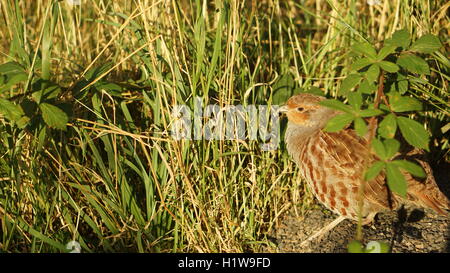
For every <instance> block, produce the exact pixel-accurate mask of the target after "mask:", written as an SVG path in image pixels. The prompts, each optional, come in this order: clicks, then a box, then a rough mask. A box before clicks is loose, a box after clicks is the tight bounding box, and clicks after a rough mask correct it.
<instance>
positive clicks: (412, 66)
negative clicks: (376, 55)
mask: <svg viewBox="0 0 450 273" xmlns="http://www.w3.org/2000/svg"><path fill="white" fill-rule="evenodd" d="M397 64H398V65H400V66H401V67H403V68H404V69H406V70H408V71H409V72H411V73H418V74H425V75H429V74H430V68H429V67H428V64H427V62H425V60H424V59H422V58H420V57H419V56H416V55H412V54H402V55H400V57H399V58H398V59H397Z"/></svg>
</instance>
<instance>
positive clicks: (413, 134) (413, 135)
mask: <svg viewBox="0 0 450 273" xmlns="http://www.w3.org/2000/svg"><path fill="white" fill-rule="evenodd" d="M397 124H398V126H399V128H400V131H401V132H402V135H403V137H404V138H405V140H406V141H407V142H408V143H409V144H411V145H413V146H414V147H417V148H422V149H425V150H427V151H428V150H429V148H428V143H429V141H430V136H429V135H428V132H427V131H426V130H425V128H423V125H422V124H420V123H419V122H417V121H415V120H412V119H409V118H406V117H397Z"/></svg>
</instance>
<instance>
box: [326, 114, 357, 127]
mask: <svg viewBox="0 0 450 273" xmlns="http://www.w3.org/2000/svg"><path fill="white" fill-rule="evenodd" d="M353 119H354V116H353V115H352V114H349V113H344V114H340V115H337V116H335V117H333V118H331V119H330V120H329V121H328V123H327V125H326V126H325V128H324V130H325V131H327V132H337V131H340V130H342V129H343V128H344V127H345V126H346V125H348V124H349V123H350V122H352V120H353Z"/></svg>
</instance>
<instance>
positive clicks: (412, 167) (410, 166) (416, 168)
mask: <svg viewBox="0 0 450 273" xmlns="http://www.w3.org/2000/svg"><path fill="white" fill-rule="evenodd" d="M392 163H393V164H395V165H397V166H398V167H400V168H401V169H403V170H405V171H407V172H409V173H410V174H412V175H413V176H416V177H421V178H424V177H426V176H427V174H426V173H425V171H424V170H423V168H422V167H421V166H420V165H417V164H416V163H413V162H411V161H408V160H394V161H392Z"/></svg>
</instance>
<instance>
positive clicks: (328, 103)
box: [319, 99, 353, 113]
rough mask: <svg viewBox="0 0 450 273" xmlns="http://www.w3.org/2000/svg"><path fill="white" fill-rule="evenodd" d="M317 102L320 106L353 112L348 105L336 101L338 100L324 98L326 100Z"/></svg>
mask: <svg viewBox="0 0 450 273" xmlns="http://www.w3.org/2000/svg"><path fill="white" fill-rule="evenodd" d="M319 104H320V105H322V106H326V107H328V108H331V109H336V110H339V111H342V112H346V113H353V110H352V108H351V107H350V106H348V105H347V104H345V103H343V102H341V101H338V100H333V99H326V100H323V101H321V102H319Z"/></svg>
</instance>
